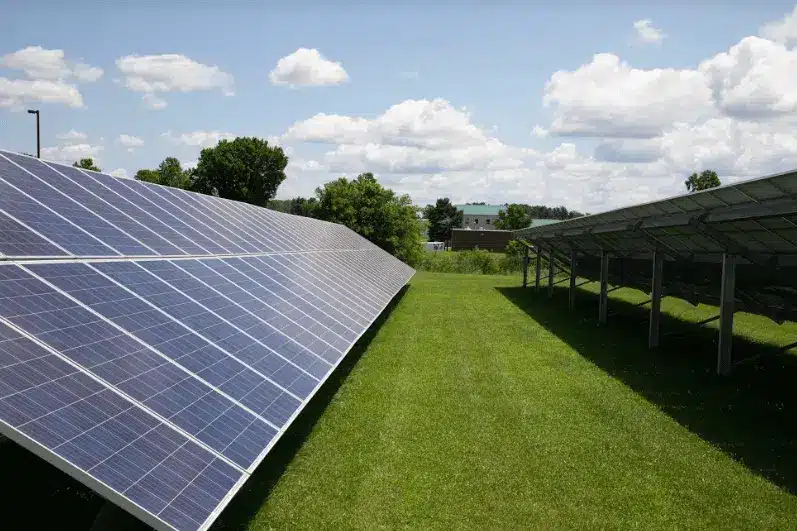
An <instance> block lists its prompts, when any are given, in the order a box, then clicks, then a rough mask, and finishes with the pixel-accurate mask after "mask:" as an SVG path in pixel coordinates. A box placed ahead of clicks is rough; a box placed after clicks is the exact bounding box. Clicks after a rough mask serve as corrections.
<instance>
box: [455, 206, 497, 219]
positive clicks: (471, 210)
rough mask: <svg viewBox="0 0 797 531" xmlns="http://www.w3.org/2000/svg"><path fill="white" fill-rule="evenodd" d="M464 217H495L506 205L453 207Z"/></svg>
mask: <svg viewBox="0 0 797 531" xmlns="http://www.w3.org/2000/svg"><path fill="white" fill-rule="evenodd" d="M454 206H455V207H457V210H461V211H462V213H463V214H464V215H466V216H497V215H498V212H499V211H501V210H504V209H506V205H454Z"/></svg>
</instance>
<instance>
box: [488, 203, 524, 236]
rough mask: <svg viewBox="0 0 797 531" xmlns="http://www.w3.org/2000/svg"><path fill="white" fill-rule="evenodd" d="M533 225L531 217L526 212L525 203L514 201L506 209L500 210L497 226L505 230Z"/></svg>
mask: <svg viewBox="0 0 797 531" xmlns="http://www.w3.org/2000/svg"><path fill="white" fill-rule="evenodd" d="M529 225H531V217H530V216H529V215H528V213H526V209H525V208H523V205H519V204H517V203H513V204H511V205H509V206H507V207H506V209H505V210H499V211H498V219H497V220H496V222H495V226H496V227H498V228H499V229H503V230H518V229H523V228H525V227H528V226H529Z"/></svg>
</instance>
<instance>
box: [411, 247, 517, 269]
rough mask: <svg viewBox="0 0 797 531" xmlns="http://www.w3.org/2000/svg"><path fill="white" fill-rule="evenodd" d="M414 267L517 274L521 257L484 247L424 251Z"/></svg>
mask: <svg viewBox="0 0 797 531" xmlns="http://www.w3.org/2000/svg"><path fill="white" fill-rule="evenodd" d="M414 267H415V269H417V270H418V271H427V272H432V273H472V274H482V275H499V274H500V275H517V274H519V273H520V272H521V271H522V270H523V258H522V256H520V255H516V254H509V253H499V252H490V251H487V250H485V249H480V250H468V251H438V252H432V251H426V252H424V253H423V254H422V255H421V257H420V260H419V261H418V263H416V264H415V265H414Z"/></svg>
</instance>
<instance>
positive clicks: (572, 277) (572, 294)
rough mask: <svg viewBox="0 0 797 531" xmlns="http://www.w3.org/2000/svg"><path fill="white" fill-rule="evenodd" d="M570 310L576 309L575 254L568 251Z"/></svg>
mask: <svg viewBox="0 0 797 531" xmlns="http://www.w3.org/2000/svg"><path fill="white" fill-rule="evenodd" d="M569 306H570V309H571V310H572V309H573V308H575V307H576V252H575V251H570V301H569Z"/></svg>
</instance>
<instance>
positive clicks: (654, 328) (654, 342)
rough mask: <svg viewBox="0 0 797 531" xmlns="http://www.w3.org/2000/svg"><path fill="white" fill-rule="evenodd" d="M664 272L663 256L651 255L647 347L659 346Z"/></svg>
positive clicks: (656, 253)
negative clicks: (651, 279)
mask: <svg viewBox="0 0 797 531" xmlns="http://www.w3.org/2000/svg"><path fill="white" fill-rule="evenodd" d="M663 272H664V255H663V254H662V253H661V252H660V251H657V252H655V253H653V286H652V287H651V289H650V329H649V330H648V347H649V348H655V347H658V346H659V324H660V322H661V277H662V274H663Z"/></svg>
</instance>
